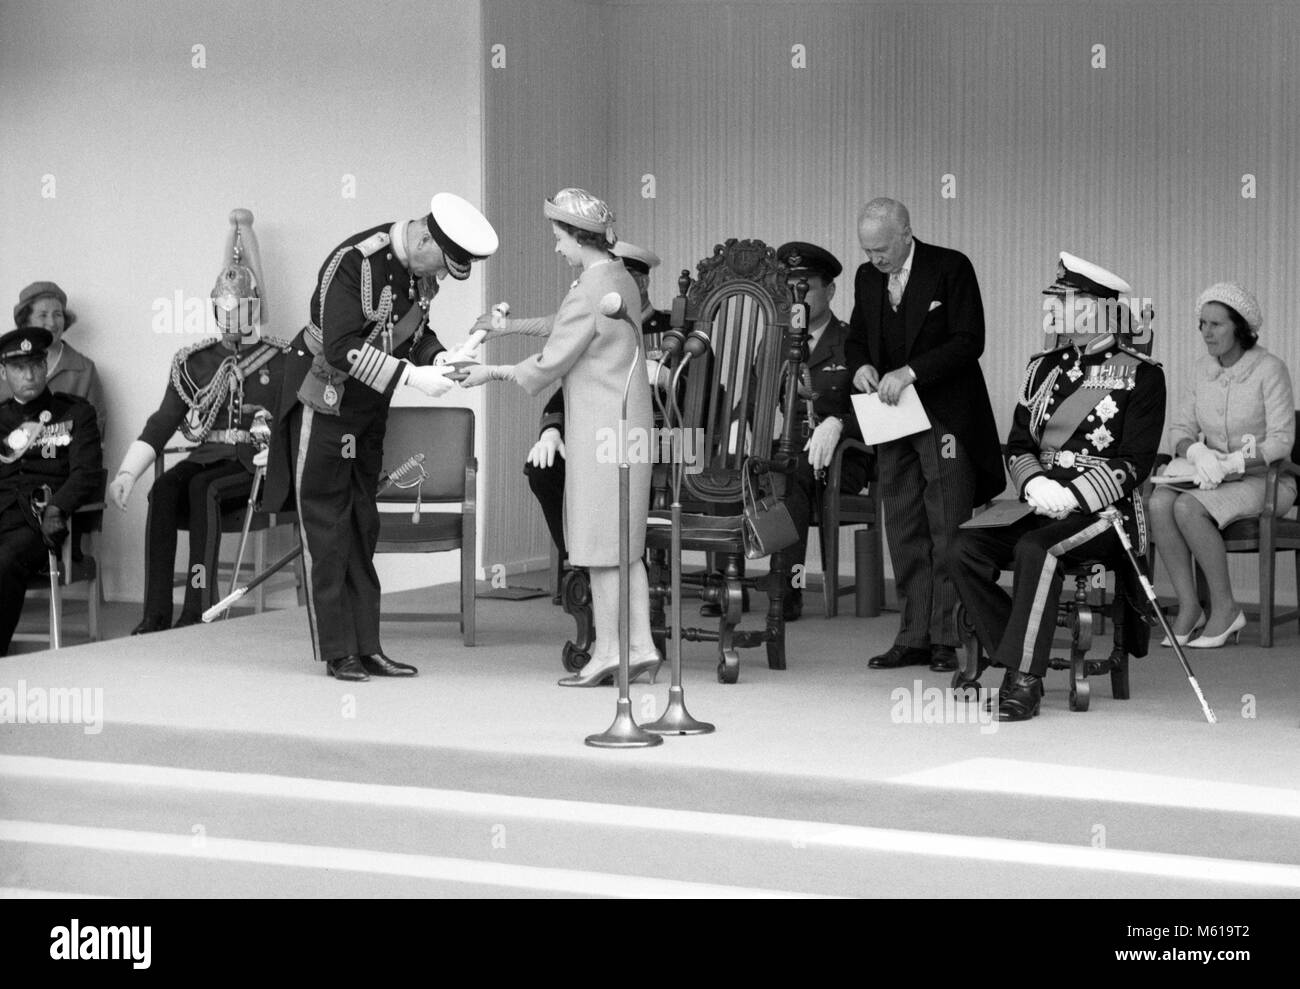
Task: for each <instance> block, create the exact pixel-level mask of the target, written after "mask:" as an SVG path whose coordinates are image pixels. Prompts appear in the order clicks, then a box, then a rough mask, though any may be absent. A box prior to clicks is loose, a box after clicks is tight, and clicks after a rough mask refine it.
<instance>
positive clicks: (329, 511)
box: [263, 193, 497, 680]
mask: <svg viewBox="0 0 1300 989" xmlns="http://www.w3.org/2000/svg"><path fill="white" fill-rule="evenodd" d="M496 249H497V235H496V231H494V230H493V229H492V225H491V224H490V223H488V221H487V220H486V219H485V218H484V217H483V215H482V214H481V213H479V211H478V210H477V209H475V208H474V207H473V206H471V205H470V204H469V203H467V202H466V201H465V200H463V199H461V198H460V197H459V196H454V195H451V194H450V193H439V194H438V195H436V196H434V197H433V200H432V202H431V203H430V210H429V212H428V213H427V214H426V215H424V216H423V217H420V218H418V219H413V220H399V221H397V222H396V223H383V224H380V225H379V226H376V227H371V228H370V229H369V230H363V231H362V232H361V233H358V234H354V235H353V236H351V237H349V238H348V239H347V240H345V241H344V242H343V243H342V244H340V245H339V246H338V247H336V248H335V249H334V250H333V251H331V252H330V254H329V257H328V258H326V260H325V263H324V264H323V265H322V266H321V270H320V274H319V277H318V278H317V284H316V290H315V291H314V292H313V293H312V298H311V310H310V311H311V322H310V323H309V324H308V325H307V326H306V327H305V328H304V329H303V330H302V332H301V333H299V334H298V336H297V337H296V338H295V339H294V341H293V343H292V345H291V349H290V351H289V353H288V356H287V366H286V368H285V376H284V391H283V393H282V394H281V400H280V406H279V410H278V413H277V416H276V429H275V433H274V436H273V439H272V442H271V455H270V465H269V469H268V474H267V490H266V496H265V498H264V500H263V505H264V506H265V507H266V508H267V510H268V511H277V510H282V509H283V508H286V507H288V506H290V505H292V504H293V503H294V501H293V494H294V493H295V492H296V494H297V506H298V516H299V521H300V523H301V525H302V531H303V544H304V545H303V562H304V565H305V567H306V571H307V608H308V620H309V624H310V626H311V636H312V648H313V650H314V652H315V655H316V658H317V659H319V660H323V661H324V662H325V664H326V672H327V673H328V674H329V675H330V676H334V677H338V678H339V679H342V680H368V679H370V675H371V674H374V675H376V676H412V675H414V674H415V672H416V670H415V667H413V666H409V665H407V664H405V663H397V662H394V661H393V660H391V659H389V658H388V657H387V656H385V655H384V653H383V650H382V648H381V647H380V642H379V577H378V575H377V574H376V573H375V567H374V559H373V558H374V552H375V544H376V543H377V541H378V539H379V510H378V508H377V507H376V504H375V496H376V489H377V487H378V484H379V474H380V470H381V468H382V465H381V463H380V461H381V458H382V457H383V451H384V433H385V430H386V427H387V423H388V404H389V402H390V401H391V399H392V396H393V392H394V391H395V390H396V388H397V386H398V385H399V384H405V385H409V386H411V387H414V388H416V389H417V390H419V391H421V392H423V393H425V394H426V395H429V396H431V397H437V396H438V395H441V394H443V393H445V392H446V391H448V390H450V389H451V388H452V387H454V382H453V381H452V380H450V379H449V378H447V374H448V372H450V371H452V370H453V368H452V367H451V365H450V364H439V363H438V360H439V354H441V353H442V352H443V351H444V350H445V348H444V347H443V346H442V344H441V343H440V342H439V341H438V338H437V336H436V335H435V334H434V333H433V332H432V330H430V329H429V327H428V324H427V315H428V306H429V303H430V302H431V301H432V300H433V297H434V296H435V295H436V294H437V292H438V285H439V283H440V282H441V281H442V280H443V279H444V278H445V277H446V276H447V275H449V274H450V275H451V276H452V278H455V279H458V280H463V279H465V278H468V277H469V272H470V264H471V263H472V262H474V261H481V260H483V259H484V258H486V257H489V256H490V255H492V254H493V253H494V252H495V251H496Z"/></svg>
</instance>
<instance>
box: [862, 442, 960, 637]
mask: <svg viewBox="0 0 1300 989" xmlns="http://www.w3.org/2000/svg"><path fill="white" fill-rule="evenodd" d="M876 456H877V457H878V461H877V476H878V477H879V479H880V490H881V501H882V502H883V504H884V506H885V536H886V538H887V540H888V542H889V558H890V560H891V561H892V562H893V565H894V584H895V587H896V588H897V590H898V600H899V606H900V611H901V612H902V620H901V621H900V623H899V629H898V635H897V637H896V638H895V639H894V642H895V643H896V644H897V645H901V646H910V647H913V648H926V647H927V646H931V645H936V646H940V645H942V646H955V645H956V644H957V632H956V630H955V629H954V628H953V623H952V612H953V608H955V607H956V606H957V590H956V588H955V587H953V584H952V580H951V579H950V577H949V563H948V560H949V557H950V554H951V549H952V543H953V540H954V539H955V538H956V535H957V531H958V527H959V526H960V525H961V524H962V523H963V522H965V521H966V520H967V519H968V518H970V516H971V506H972V502H973V501H974V498H975V469H974V465H973V464H972V463H971V461H970V458H969V457H967V456H966V451H965V449H964V448H963V447H962V446H961V444H960V443H958V442H957V439H956V437H954V436H952V435H951V434H950V433H949V432H948V430H946V429H944V428H943V427H942V426H940V425H939V424H938V423H932V424H931V426H930V429H929V431H928V432H924V433H917V434H916V435H914V436H907V437H904V438H903V439H901V440H895V441H894V442H892V443H882V444H880V445H879V446H878V447H876Z"/></svg>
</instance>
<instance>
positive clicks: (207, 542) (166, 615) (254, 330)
mask: <svg viewBox="0 0 1300 989" xmlns="http://www.w3.org/2000/svg"><path fill="white" fill-rule="evenodd" d="M230 225H231V229H230V231H229V232H228V233H227V237H226V246H225V249H224V251H223V253H222V262H221V263H222V267H221V272H220V274H218V275H217V281H216V284H215V285H214V286H213V289H212V293H211V297H212V311H213V314H214V316H215V319H216V325H217V328H218V329H219V330H220V331H221V335H220V336H218V337H213V338H211V339H208V340H202V341H200V342H199V343H196V344H194V345H193V346H190V347H186V348H184V349H183V350H180V351H178V352H177V354H176V356H175V357H173V358H172V364H171V372H170V376H169V379H168V384H167V390H166V391H165V392H164V393H163V399H162V404H160V405H159V406H158V410H157V411H156V412H154V414H153V415H151V416H150V417H149V419H148V421H147V422H146V423H145V425H144V430H143V431H142V432H141V433H140V436H139V438H138V439H136V440H135V441H134V442H133V443H132V444H131V446H130V447H128V448H127V451H126V455H125V456H124V457H123V458H122V465H121V466H120V467H119V468H118V471H117V475H116V476H115V477H114V478H113V481H112V483H111V484H109V486H108V493H109V498H110V499H111V500H112V501H113V502H114V503H115V504H116V505H117V507H118V508H120V509H122V510H123V511H125V510H126V505H127V501H128V500H129V499H130V497H131V490H132V489H133V488H134V487H135V484H136V482H137V481H138V480H139V479H140V477H141V476H142V475H143V474H144V472H145V471H146V470H148V469H149V467H150V466H151V465H152V464H153V462H154V460H155V459H156V458H157V457H158V456H160V455H161V454H162V451H163V448H164V447H165V446H166V445H167V441H168V440H169V439H171V437H172V435H173V434H174V433H175V432H176V431H177V430H180V432H181V434H182V435H183V436H184V437H185V439H186V440H187V441H188V442H190V443H193V444H195V445H194V447H193V449H191V450H190V451H189V453H188V454H187V455H186V457H185V458H184V459H183V460H181V461H180V462H179V463H176V464H174V465H173V466H172V467H171V468H170V469H169V470H167V471H165V472H164V473H163V475H162V476H161V477H160V478H159V479H158V480H157V482H155V484H154V486H153V488H152V489H150V491H149V518H148V523H147V525H146V529H145V532H146V535H145V564H144V583H145V592H144V615H143V617H142V618H141V620H140V623H139V624H138V625H136V627H135V628H134V629H133V630H132V632H131V634H132V635H142V634H144V633H147V632H158V631H162V630H163V629H168V628H172V627H175V628H181V627H182V626H185V625H195V624H197V623H198V622H200V621H201V620H202V615H203V609H204V608H206V607H208V606H210V605H211V604H212V602H213V601H214V600H215V599H216V597H217V557H218V552H219V550H220V548H221V516H222V514H223V513H224V512H226V511H230V510H231V509H234V508H239V507H242V506H243V505H246V504H247V502H248V498H249V494H250V492H251V490H252V485H253V477H254V474H255V473H256V470H255V467H254V459H255V458H257V457H258V451H257V449H256V448H257V446H258V445H259V444H258V443H255V442H254V436H253V430H254V429H255V428H260V429H263V430H268V429H269V426H268V425H266V424H265V423H266V420H267V419H269V417H271V416H273V415H274V413H275V409H276V406H277V405H278V404H279V402H280V391H281V389H282V387H283V384H284V355H285V352H286V351H287V350H288V348H289V345H288V344H287V343H286V342H285V341H283V340H277V339H275V338H274V337H269V336H263V335H262V332H261V327H262V325H263V324H264V323H265V320H266V306H265V303H266V300H265V299H264V298H263V295H262V292H263V289H262V286H263V285H265V284H266V282H265V279H264V278H263V277H262V261H261V256H260V252H259V249H258V245H257V238H256V236H255V234H254V233H253V214H252V213H250V212H249V211H248V210H245V209H237V210H233V211H232V212H231V214H230ZM259 419H260V420H262V422H261V423H259V421H258V420H259ZM265 444H266V436H265V435H263V436H262V437H261V440H260V445H261V446H263V447H265ZM263 456H264V455H263ZM182 520H183V522H184V525H185V527H186V528H187V529H188V530H189V544H190V546H189V567H188V568H187V573H188V579H187V580H186V582H185V603H184V605H183V606H182V608H181V615H180V618H178V619H177V620H176V625H175V626H173V625H172V571H173V568H174V566H175V560H176V541H177V532H178V529H179V527H180V525H181V523H182ZM196 567H201V568H202V570H201V571H199V572H197V573H196V571H195V568H196Z"/></svg>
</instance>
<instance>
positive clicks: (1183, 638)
mask: <svg viewBox="0 0 1300 989" xmlns="http://www.w3.org/2000/svg"><path fill="white" fill-rule="evenodd" d="M1203 628H1205V618H1202V619H1201V620H1200V622H1198V623H1197V625H1196V627H1195V628H1193V629H1192V630H1191V631H1190V632H1188V633H1187V634H1186V635H1179V634H1178V633H1177V632H1175V633H1174V638H1175V639H1176V640H1178V644H1179V645H1180V646H1185V645H1187V643H1188V642H1190V641H1191V640H1192V639H1194V638H1196V637H1197V636H1198V635H1200V634H1201V629H1203ZM1160 644H1161V645H1162V646H1164V647H1165V648H1166V649H1168V648H1169V647H1170V645H1172V643H1171V642H1170V641H1169V636H1167V635H1166V636H1165V637H1164V638H1163V639H1161V640H1160Z"/></svg>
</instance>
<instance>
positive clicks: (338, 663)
mask: <svg viewBox="0 0 1300 989" xmlns="http://www.w3.org/2000/svg"><path fill="white" fill-rule="evenodd" d="M325 672H326V673H328V674H329V675H330V676H332V677H334V678H335V679H336V680H369V679H370V676H369V674H367V673H366V669H365V667H364V666H362V665H361V660H360V659H359V658H358V657H356V656H344V657H343V658H342V659H327V660H325Z"/></svg>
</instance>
